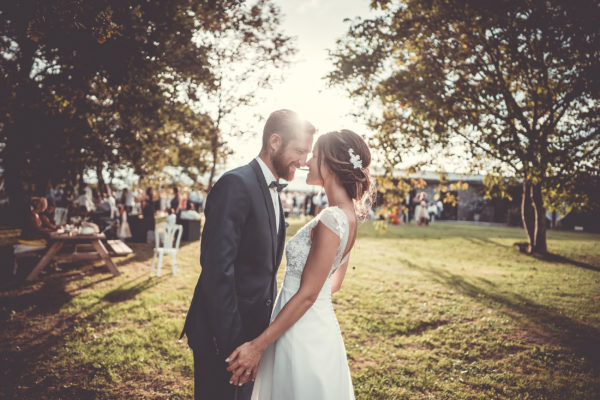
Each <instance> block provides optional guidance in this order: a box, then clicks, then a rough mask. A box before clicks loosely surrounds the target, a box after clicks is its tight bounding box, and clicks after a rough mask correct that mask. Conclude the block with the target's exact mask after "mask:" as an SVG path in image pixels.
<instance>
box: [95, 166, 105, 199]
mask: <svg viewBox="0 0 600 400" xmlns="http://www.w3.org/2000/svg"><path fill="white" fill-rule="evenodd" d="M96 176H97V178H98V193H104V192H106V190H105V189H106V183H105V182H104V176H102V162H98V163H96Z"/></svg>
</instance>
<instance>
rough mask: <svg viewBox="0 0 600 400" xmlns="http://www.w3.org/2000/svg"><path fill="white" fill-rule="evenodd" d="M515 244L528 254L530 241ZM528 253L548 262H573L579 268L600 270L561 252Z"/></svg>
mask: <svg viewBox="0 0 600 400" xmlns="http://www.w3.org/2000/svg"><path fill="white" fill-rule="evenodd" d="M514 246H515V247H517V248H518V249H519V251H520V252H521V253H523V254H527V247H528V246H529V244H528V243H525V242H517V243H515V244H514ZM528 255H529V256H531V257H535V258H537V259H538V260H543V261H548V262H552V263H560V264H571V265H574V266H576V267H579V268H584V269H589V270H590V271H596V272H600V267H599V266H596V265H592V264H588V263H584V262H581V261H577V260H573V259H571V258H567V257H564V256H561V255H560V254H556V253H546V254H538V253H534V254H528Z"/></svg>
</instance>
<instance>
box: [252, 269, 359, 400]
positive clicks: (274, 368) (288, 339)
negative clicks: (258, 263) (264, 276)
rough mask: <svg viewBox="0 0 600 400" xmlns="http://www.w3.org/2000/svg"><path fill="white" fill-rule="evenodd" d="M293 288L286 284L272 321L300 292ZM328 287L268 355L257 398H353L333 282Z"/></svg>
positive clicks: (264, 357)
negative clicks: (333, 303) (334, 300)
mask: <svg viewBox="0 0 600 400" xmlns="http://www.w3.org/2000/svg"><path fill="white" fill-rule="evenodd" d="M294 283H295V282H294ZM292 286H296V287H297V285H292ZM294 289H295V290H294ZM294 289H292V288H286V283H285V282H284V284H283V286H282V289H281V291H280V292H279V295H278V297H277V301H276V304H275V308H274V310H273V316H272V318H271V321H273V320H274V319H275V317H276V316H277V314H278V313H279V311H281V309H282V308H283V306H284V305H285V304H286V303H287V302H288V301H289V300H290V298H291V297H292V296H293V295H294V294H295V292H296V290H297V288H294ZM323 289H324V290H322V293H321V294H320V295H319V297H318V299H317V301H315V303H314V304H313V305H312V306H311V307H310V308H309V309H308V310H307V311H306V313H305V314H304V315H303V316H302V317H301V318H300V319H299V320H298V321H297V322H296V323H295V324H294V325H293V326H292V327H291V328H290V329H288V330H287V331H286V332H285V333H284V334H283V335H282V336H281V337H280V338H279V339H278V340H277V341H275V342H274V343H273V344H271V345H270V346H269V347H268V348H267V349H266V350H265V352H264V353H263V355H262V358H261V360H260V364H259V367H258V373H257V376H256V381H255V382H254V390H253V392H252V400H282V399H285V400H307V399H310V400H349V399H354V390H353V388H352V379H351V377H350V369H349V367H348V361H347V358H346V348H345V346H344V340H343V338H342V334H341V331H340V327H339V324H338V322H337V318H336V316H335V312H334V310H333V305H332V303H331V294H330V293H331V292H330V281H329V279H328V280H327V281H326V283H325V285H324V288H323Z"/></svg>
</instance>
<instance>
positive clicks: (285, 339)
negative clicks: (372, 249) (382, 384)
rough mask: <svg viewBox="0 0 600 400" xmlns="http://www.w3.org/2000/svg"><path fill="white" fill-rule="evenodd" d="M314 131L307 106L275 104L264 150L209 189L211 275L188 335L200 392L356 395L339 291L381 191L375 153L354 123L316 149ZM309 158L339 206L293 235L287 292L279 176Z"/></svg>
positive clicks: (287, 397)
mask: <svg viewBox="0 0 600 400" xmlns="http://www.w3.org/2000/svg"><path fill="white" fill-rule="evenodd" d="M314 133H315V128H314V126H313V125H312V124H310V123H309V122H307V121H304V120H302V119H300V118H299V117H298V115H297V114H296V113H295V112H293V111H291V110H279V111H275V112H273V113H272V114H271V115H270V116H269V118H268V119H267V122H266V124H265V127H264V130H263V142H262V149H261V151H260V154H259V156H258V157H257V158H255V159H254V160H252V161H251V162H250V163H249V164H248V165H245V166H242V167H239V168H236V169H234V170H231V171H229V172H227V173H225V174H224V175H223V176H222V177H221V178H220V179H219V180H218V181H217V183H216V184H215V185H214V187H213V188H212V190H211V191H210V193H209V195H208V198H207V202H206V207H205V211H204V212H205V217H206V222H205V225H204V230H203V233H202V242H201V254H200V264H201V265H202V272H201V274H200V278H199V279H198V283H197V285H196V289H195V290H194V296H193V298H192V302H191V305H190V309H189V311H188V314H187V317H186V320H185V324H184V328H183V331H182V337H183V335H187V337H188V343H189V346H190V347H191V348H192V350H193V354H194V380H195V384H194V386H195V387H194V395H195V398H196V399H210V400H220V399H278V400H283V399H284V400H293V399H300V400H304V399H311V400H318V399H323V400H334V399H344V400H345V399H353V398H354V392H353V388H352V381H351V378H350V370H349V367H348V362H347V359H346V351H345V347H344V342H343V340H342V335H341V332H340V328H339V325H338V322H337V319H336V316H335V313H334V310H333V306H332V303H331V294H332V293H333V292H335V291H337V290H339V289H340V287H341V285H342V281H343V279H344V275H345V273H346V269H347V266H348V258H349V255H350V250H351V249H352V247H353V245H354V240H355V238H356V229H357V220H358V218H357V210H359V208H360V206H359V204H361V201H362V200H363V198H366V197H368V196H369V193H370V190H371V180H370V177H369V172H368V167H369V163H370V161H371V155H370V152H369V149H368V147H367V145H366V144H365V142H364V141H363V139H362V138H361V137H360V136H358V135H357V134H356V133H354V132H352V131H348V130H342V131H334V132H329V133H327V134H324V135H322V136H320V137H319V139H318V140H317V142H316V144H315V147H314V149H312V143H313V135H314ZM311 150H312V153H313V155H312V158H311V159H310V160H308V161H307V156H308V154H309V153H310V152H311ZM304 165H308V169H309V172H308V177H307V179H306V182H307V183H308V184H311V185H321V186H323V187H324V189H325V192H326V194H327V198H328V200H329V207H327V208H325V209H324V210H322V211H321V212H320V213H319V215H317V216H316V217H315V218H314V219H312V220H311V221H310V222H308V223H307V224H306V225H304V226H303V227H302V228H301V229H300V230H299V231H298V232H297V233H296V234H295V235H294V236H293V237H292V238H291V239H290V240H289V242H288V244H287V246H286V248H285V251H286V260H287V266H286V271H285V278H284V281H283V284H282V287H281V291H280V292H279V294H278V295H276V294H277V281H276V274H277V269H278V267H279V264H280V262H281V258H282V255H283V250H284V245H285V237H286V235H285V220H284V215H283V209H282V206H281V201H280V200H279V193H278V192H279V191H281V189H282V187H283V186H284V185H282V184H280V183H279V181H278V180H279V178H282V179H285V180H288V181H290V180H292V179H293V177H294V172H295V170H296V169H297V168H299V167H302V166H304ZM357 207H358V208H357ZM359 211H360V210H359ZM274 302H275V303H274Z"/></svg>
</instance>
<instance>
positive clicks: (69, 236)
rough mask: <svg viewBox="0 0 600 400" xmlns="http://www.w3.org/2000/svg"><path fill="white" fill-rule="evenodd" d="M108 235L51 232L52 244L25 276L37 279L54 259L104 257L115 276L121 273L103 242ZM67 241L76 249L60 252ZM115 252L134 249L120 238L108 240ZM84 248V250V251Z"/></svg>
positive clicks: (80, 259)
mask: <svg viewBox="0 0 600 400" xmlns="http://www.w3.org/2000/svg"><path fill="white" fill-rule="evenodd" d="M105 239H106V236H105V235H104V234H103V233H94V234H81V233H76V232H70V233H51V234H50V241H51V245H50V247H48V249H47V250H46V253H45V254H44V256H43V257H42V258H41V259H40V261H38V263H37V264H36V265H35V267H34V268H33V270H32V271H31V272H30V273H29V275H27V278H25V279H26V280H27V281H32V280H35V279H36V278H37V277H38V275H39V274H40V272H42V270H43V269H44V267H46V266H47V265H48V264H49V263H51V262H52V261H66V262H73V261H86V260H98V259H102V261H104V264H105V265H106V267H107V268H108V270H109V271H110V272H111V273H112V274H113V275H115V276H117V275H120V274H121V273H120V272H119V270H118V269H117V266H116V265H115V263H114V262H113V260H112V259H111V254H110V253H109V250H107V248H106V246H105V245H104V244H103V243H102V240H105ZM66 243H72V244H74V245H75V246H74V250H73V251H72V252H69V253H65V254H60V253H59V252H60V250H61V249H62V248H63V246H64V245H65V244H66ZM108 244H109V246H110V247H111V250H112V252H113V254H115V255H119V256H120V255H125V254H129V253H131V252H132V250H131V249H130V248H129V247H128V246H127V245H126V244H125V243H123V242H121V241H120V240H115V241H111V240H109V241H108ZM82 250H84V251H82Z"/></svg>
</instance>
